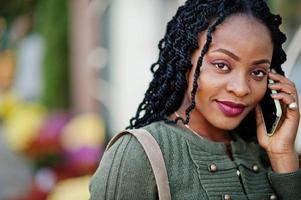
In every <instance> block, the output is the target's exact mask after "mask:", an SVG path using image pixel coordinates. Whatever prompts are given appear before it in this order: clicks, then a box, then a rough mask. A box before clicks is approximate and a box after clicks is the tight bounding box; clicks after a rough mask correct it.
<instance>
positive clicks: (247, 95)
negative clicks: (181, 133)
mask: <svg viewBox="0 0 301 200" xmlns="http://www.w3.org/2000/svg"><path fill="white" fill-rule="evenodd" d="M205 42H206V34H204V33H202V34H201V35H200V40H199V45H200V48H199V49H197V50H196V51H195V52H194V54H193V55H192V63H193V68H192V70H191V71H190V73H189V74H188V81H189V88H188V90H187V93H186V100H184V102H185V101H186V102H187V104H186V108H187V106H189V105H190V103H191V95H190V93H191V90H192V85H193V75H194V70H195V68H196V65H197V61H198V58H199V56H200V54H201V50H202V48H203V46H204V44H205ZM272 53H273V44H272V40H271V36H270V33H269V30H268V29H267V27H266V26H265V25H263V24H262V23H261V22H260V21H258V20H256V19H254V18H252V17H248V16H246V15H234V16H230V17H228V18H227V19H226V20H225V21H224V22H223V23H222V24H221V25H219V26H218V27H217V29H216V30H215V31H214V32H213V34H212V43H211V44H210V48H209V50H208V52H207V53H206V55H205V57H204V59H203V64H202V67H201V73H200V77H199V87H198V90H197V93H196V108H195V109H194V110H193V111H192V113H191V122H192V123H202V125H201V126H205V128H206V129H207V130H211V131H212V130H213V131H214V130H215V131H216V130H222V131H225V130H232V129H234V128H236V127H237V126H238V125H239V123H240V122H241V121H242V119H243V118H244V117H245V116H246V115H247V114H248V113H249V112H250V111H251V110H252V109H253V108H254V107H255V106H256V104H257V103H258V102H259V101H260V100H261V99H262V97H263V96H264V94H265V91H266V88H267V73H268V69H269V67H270V63H271V59H272ZM191 125H192V124H191Z"/></svg>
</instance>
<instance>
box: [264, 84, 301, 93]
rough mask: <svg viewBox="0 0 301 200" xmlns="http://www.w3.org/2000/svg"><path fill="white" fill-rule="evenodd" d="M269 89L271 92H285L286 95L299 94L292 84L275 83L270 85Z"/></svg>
mask: <svg viewBox="0 0 301 200" xmlns="http://www.w3.org/2000/svg"><path fill="white" fill-rule="evenodd" d="M268 87H269V88H270V89H271V90H277V91H281V92H284V93H287V94H290V95H291V94H293V95H295V94H296V93H297V90H296V88H295V87H294V86H293V85H291V84H288V83H280V82H278V83H274V84H269V85H268Z"/></svg>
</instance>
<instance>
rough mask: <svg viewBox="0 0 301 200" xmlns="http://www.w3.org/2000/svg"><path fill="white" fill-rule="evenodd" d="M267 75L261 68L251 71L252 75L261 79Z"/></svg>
mask: <svg viewBox="0 0 301 200" xmlns="http://www.w3.org/2000/svg"><path fill="white" fill-rule="evenodd" d="M266 75H267V72H266V71H265V70H262V69H256V70H253V71H252V76H254V77H255V78H259V79H262V78H264V77H265V76H266Z"/></svg>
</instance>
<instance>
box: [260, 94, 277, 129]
mask: <svg viewBox="0 0 301 200" xmlns="http://www.w3.org/2000/svg"><path fill="white" fill-rule="evenodd" d="M271 93H272V92H271V90H270V89H267V92H266V93H265V95H264V97H263V99H262V100H261V102H260V106H261V110H262V115H263V119H264V123H265V126H266V129H267V132H268V133H270V132H271V131H272V129H273V124H274V122H275V120H276V118H277V116H276V106H275V103H274V100H273V99H272V97H271V96H270V95H271ZM265 108H270V109H271V111H270V109H265ZM268 110H269V111H268Z"/></svg>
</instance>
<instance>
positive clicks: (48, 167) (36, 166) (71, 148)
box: [0, 0, 301, 200]
mask: <svg viewBox="0 0 301 200" xmlns="http://www.w3.org/2000/svg"><path fill="white" fill-rule="evenodd" d="M183 2H184V1H183V0H182V1H181V0H127V1H124V0H114V1H112V0H69V1H68V0H48V1H46V0H10V1H4V0H1V1H0V177H1V178H0V200H44V199H45V200H46V199H47V200H60V199H64V200H65V199H75V200H82V199H83V200H84V199H88V197H89V193H88V186H89V180H90V178H91V175H92V174H93V172H94V171H95V169H96V168H97V165H98V163H99V160H100V159H101V156H102V153H103V150H104V147H105V145H106V143H107V141H108V140H109V139H110V138H111V137H112V135H114V133H117V132H118V131H120V130H122V129H124V128H125V127H126V126H127V125H128V124H129V119H130V118H131V117H132V116H133V115H134V113H135V111H136V108H137V106H138V104H139V103H140V101H141V100H142V98H143V95H144V91H145V90H146V87H147V85H148V83H149V81H150V79H151V72H150V70H149V69H150V65H151V64H152V63H153V62H154V61H156V59H157V56H158V50H157V44H158V41H159V40H160V39H161V38H162V37H163V34H164V32H165V26H166V23H167V21H168V20H169V19H170V18H171V17H172V15H173V14H174V13H175V11H176V8H177V7H178V6H179V5H181V4H183ZM268 2H269V4H270V6H271V9H272V10H273V12H274V13H280V14H281V15H282V17H283V25H282V30H283V31H284V32H286V33H287V36H288V40H287V42H286V44H285V49H286V50H287V53H288V61H287V62H286V63H285V65H284V70H285V71H286V74H287V75H288V76H289V77H290V78H291V79H292V80H293V81H294V82H295V83H296V85H297V87H298V90H299V94H301V79H300V75H301V45H300V42H301V12H300V11H301V1H300V0H289V1H281V0H273V1H272V0H271V1H268ZM298 74H299V75H298ZM299 132H300V131H299ZM296 148H297V150H298V151H299V152H300V153H301V133H299V135H298V138H297V142H296Z"/></svg>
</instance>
